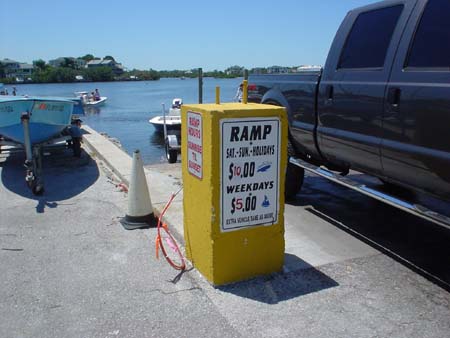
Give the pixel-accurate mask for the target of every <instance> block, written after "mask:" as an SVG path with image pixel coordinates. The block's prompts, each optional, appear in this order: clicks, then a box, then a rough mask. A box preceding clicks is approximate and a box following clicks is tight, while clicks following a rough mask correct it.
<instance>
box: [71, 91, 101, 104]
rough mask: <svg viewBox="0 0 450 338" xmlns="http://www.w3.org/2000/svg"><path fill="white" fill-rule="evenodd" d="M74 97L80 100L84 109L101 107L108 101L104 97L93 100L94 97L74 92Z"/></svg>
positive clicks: (85, 93)
mask: <svg viewBox="0 0 450 338" xmlns="http://www.w3.org/2000/svg"><path fill="white" fill-rule="evenodd" d="M75 95H76V96H78V97H80V98H81V101H82V102H83V105H84V106H86V107H97V106H101V105H102V104H104V103H105V101H106V100H107V99H108V98H107V97H106V96H100V97H99V98H97V99H95V96H94V95H91V94H89V93H88V92H75Z"/></svg>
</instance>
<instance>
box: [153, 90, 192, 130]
mask: <svg viewBox="0 0 450 338" xmlns="http://www.w3.org/2000/svg"><path fill="white" fill-rule="evenodd" d="M182 104H183V100H182V99H180V98H176V99H173V101H172V107H171V108H170V109H169V113H168V114H164V115H162V116H155V117H153V118H151V119H150V120H148V122H149V123H150V124H152V125H153V127H155V129H156V131H157V132H160V133H162V132H164V121H165V124H166V128H167V130H169V131H170V130H181V105H182ZM164 113H165V112H164Z"/></svg>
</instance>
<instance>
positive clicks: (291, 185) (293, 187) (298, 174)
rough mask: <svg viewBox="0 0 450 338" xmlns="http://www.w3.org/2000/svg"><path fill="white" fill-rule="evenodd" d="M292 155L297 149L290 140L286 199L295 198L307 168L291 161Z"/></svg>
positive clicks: (285, 184)
mask: <svg viewBox="0 0 450 338" xmlns="http://www.w3.org/2000/svg"><path fill="white" fill-rule="evenodd" d="M292 156H295V150H294V147H293V145H292V143H291V141H288V165H287V168H286V181H285V183H284V196H285V198H286V200H292V199H294V198H295V196H296V195H297V193H298V192H299V191H300V189H301V188H302V185H303V180H304V178H305V169H303V168H300V167H299V166H296V165H294V164H292V163H290V162H289V158H290V157H292Z"/></svg>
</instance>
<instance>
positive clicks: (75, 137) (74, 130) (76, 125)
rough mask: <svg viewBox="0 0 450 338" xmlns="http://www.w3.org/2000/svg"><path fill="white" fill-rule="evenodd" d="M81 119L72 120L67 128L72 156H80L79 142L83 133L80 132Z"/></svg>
mask: <svg viewBox="0 0 450 338" xmlns="http://www.w3.org/2000/svg"><path fill="white" fill-rule="evenodd" d="M81 122H83V121H81V120H80V119H75V120H73V121H72V123H71V126H70V128H69V133H70V136H72V140H71V145H72V150H73V156H74V157H78V158H80V157H81V142H82V138H83V134H82V133H81V129H80V128H81Z"/></svg>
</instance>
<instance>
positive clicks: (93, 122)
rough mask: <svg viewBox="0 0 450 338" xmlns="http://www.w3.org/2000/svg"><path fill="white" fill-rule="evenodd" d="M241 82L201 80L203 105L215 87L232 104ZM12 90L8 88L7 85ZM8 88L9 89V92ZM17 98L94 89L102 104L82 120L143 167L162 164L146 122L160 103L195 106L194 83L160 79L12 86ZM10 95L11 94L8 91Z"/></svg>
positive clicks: (159, 144)
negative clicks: (138, 153) (116, 142)
mask: <svg viewBox="0 0 450 338" xmlns="http://www.w3.org/2000/svg"><path fill="white" fill-rule="evenodd" d="M241 81H242V78H236V79H214V78H204V79H203V102H204V103H212V102H214V101H215V87H216V86H220V90H221V101H222V102H230V101H232V100H233V98H234V96H235V94H236V90H237V88H238V85H239V83H240V82H241ZM6 87H8V89H12V86H11V85H7V86H6ZM10 87H11V88H10ZM16 88H17V92H18V95H44V96H66V97H70V96H74V92H77V91H89V92H92V91H94V90H95V89H96V88H98V90H99V92H100V95H101V96H107V97H108V100H107V101H106V103H105V104H104V105H103V106H101V107H98V108H94V109H92V108H90V109H89V110H87V111H86V116H85V117H84V118H82V120H83V124H88V125H89V126H91V127H92V128H94V129H95V130H97V131H99V132H105V133H107V134H108V135H109V136H111V137H115V138H117V139H118V140H119V141H120V142H121V143H122V146H123V147H124V149H125V150H126V151H127V152H128V153H129V154H130V155H131V154H132V152H133V151H134V150H135V149H139V150H140V151H141V153H142V158H143V160H144V163H145V164H154V163H159V162H165V161H166V159H165V153H164V144H163V138H162V137H161V135H160V134H158V133H155V129H154V128H153V126H152V125H151V124H150V123H148V120H149V119H150V118H152V117H154V116H158V115H162V106H161V104H162V103H164V104H165V105H166V108H167V109H168V108H169V107H170V105H171V103H172V100H173V99H174V98H177V97H179V98H182V99H183V102H184V103H198V79H185V80H181V79H161V80H158V81H137V82H134V81H130V82H96V83H67V84H24V85H16ZM10 91H11V90H10Z"/></svg>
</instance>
